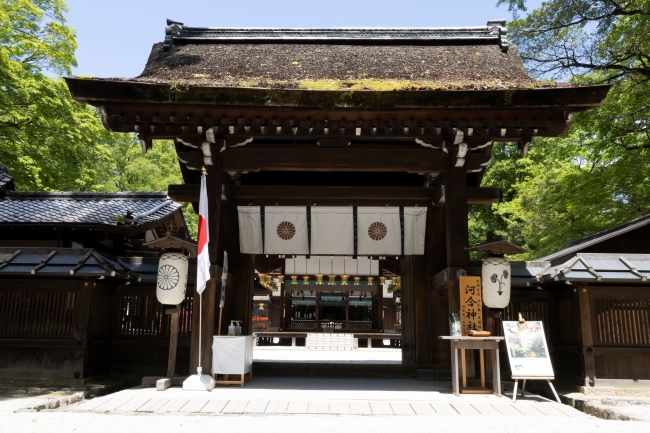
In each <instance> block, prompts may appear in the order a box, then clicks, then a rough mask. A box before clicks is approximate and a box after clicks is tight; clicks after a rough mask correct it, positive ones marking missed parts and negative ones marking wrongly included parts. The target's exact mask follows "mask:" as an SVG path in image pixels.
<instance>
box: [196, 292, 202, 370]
mask: <svg viewBox="0 0 650 433" xmlns="http://www.w3.org/2000/svg"><path fill="white" fill-rule="evenodd" d="M201 328H203V294H202V293H199V367H198V368H197V369H196V371H197V374H198V375H199V376H200V375H201V372H202V371H203V369H202V368H201V361H202V359H203V352H202V351H201V340H202V338H201Z"/></svg>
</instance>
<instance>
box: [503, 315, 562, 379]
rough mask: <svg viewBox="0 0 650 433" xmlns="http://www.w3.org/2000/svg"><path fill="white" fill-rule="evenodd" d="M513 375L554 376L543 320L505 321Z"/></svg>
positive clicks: (525, 376)
mask: <svg viewBox="0 0 650 433" xmlns="http://www.w3.org/2000/svg"><path fill="white" fill-rule="evenodd" d="M503 335H504V337H505V340H506V347H507V349H508V360H509V361H510V370H511V371H512V377H513V378H516V377H522V378H527V377H554V376H555V375H554V374H553V366H552V365H551V358H550V356H549V352H548V346H547V345H546V337H545V336H544V326H542V322H541V321H530V322H523V323H520V322H518V321H513V322H503Z"/></svg>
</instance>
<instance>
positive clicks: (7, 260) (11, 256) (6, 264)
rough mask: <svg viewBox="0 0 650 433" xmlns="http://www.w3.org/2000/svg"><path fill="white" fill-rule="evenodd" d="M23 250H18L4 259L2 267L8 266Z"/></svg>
mask: <svg viewBox="0 0 650 433" xmlns="http://www.w3.org/2000/svg"><path fill="white" fill-rule="evenodd" d="M21 252H22V251H21V250H16V251H14V253H13V254H12V255H10V256H9V257H7V258H6V259H4V261H3V262H2V263H0V269H2V268H4V267H5V266H8V265H9V264H10V263H11V261H12V260H13V259H15V258H16V257H18V256H19V255H20V253H21Z"/></svg>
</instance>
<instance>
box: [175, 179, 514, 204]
mask: <svg viewBox="0 0 650 433" xmlns="http://www.w3.org/2000/svg"><path fill="white" fill-rule="evenodd" d="M230 188H231V196H232V198H233V199H236V200H238V201H239V202H241V203H245V202H249V201H250V202H253V203H255V204H256V205H257V204H267V202H268V203H269V204H271V203H275V202H278V204H282V205H288V206H292V205H306V204H309V203H316V204H319V205H336V203H341V205H347V204H349V203H350V202H352V201H355V202H358V203H359V204H362V203H363V204H368V203H370V202H376V203H377V204H381V203H383V204H384V205H385V204H386V203H387V202H394V203H395V204H396V205H397V204H399V203H404V202H410V203H413V204H421V205H423V206H426V205H429V204H431V202H432V201H434V200H435V194H436V190H435V188H425V187H418V186H414V187H399V186H296V185H282V186H278V185H232V186H231V187H230ZM167 194H168V195H169V197H171V198H172V199H173V200H175V201H180V202H196V201H198V199H199V185H196V184H192V185H169V187H168V189H167ZM500 198H501V191H500V190H499V188H478V187H472V188H467V203H468V204H470V205H482V204H492V203H496V202H497V201H498V200H499V199H500Z"/></svg>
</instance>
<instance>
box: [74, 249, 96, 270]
mask: <svg viewBox="0 0 650 433" xmlns="http://www.w3.org/2000/svg"><path fill="white" fill-rule="evenodd" d="M91 255H92V251H89V252H87V253H86V254H84V256H83V257H82V258H81V260H79V262H78V263H77V266H75V267H74V268H72V269H70V275H74V274H75V272H77V271H78V270H79V269H81V268H82V266H83V265H84V264H85V263H86V260H88V258H89V257H90V256H91Z"/></svg>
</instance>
